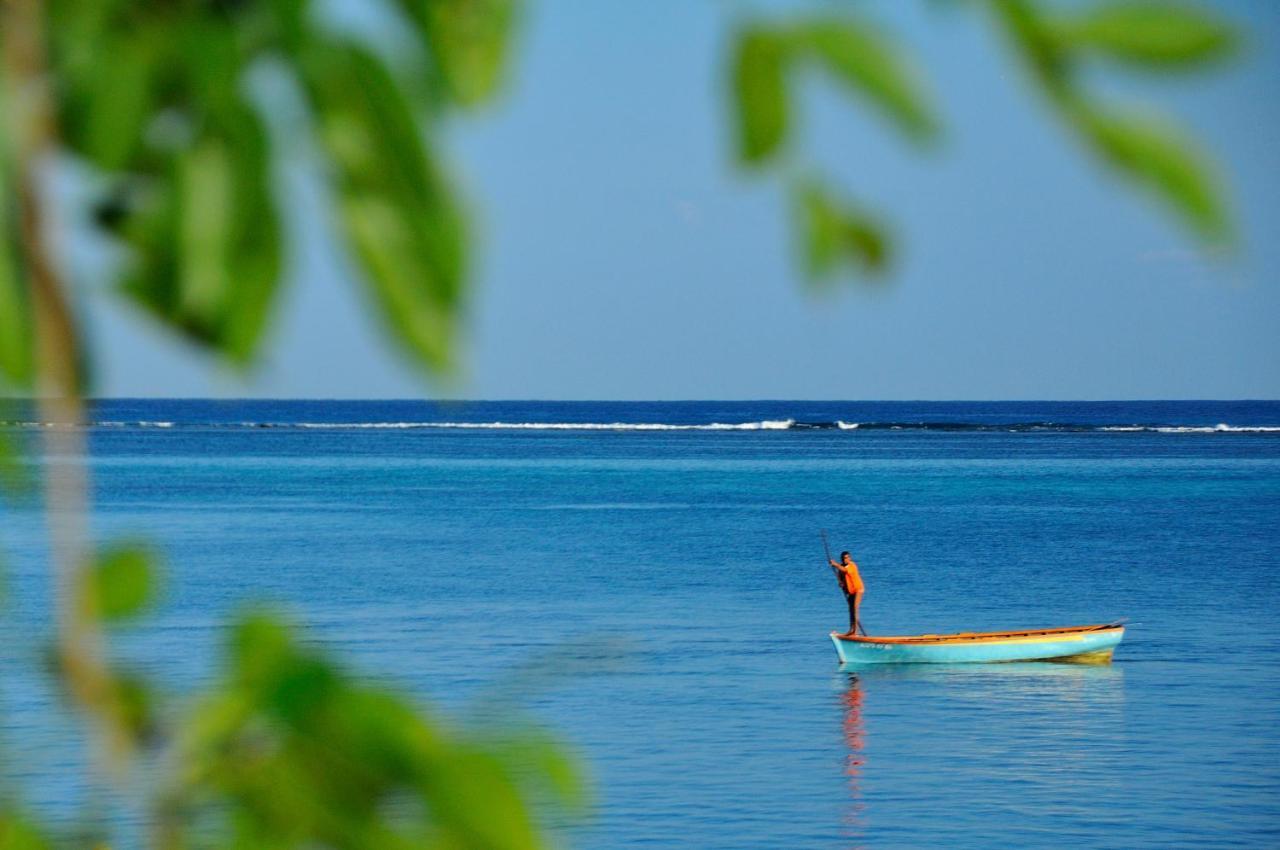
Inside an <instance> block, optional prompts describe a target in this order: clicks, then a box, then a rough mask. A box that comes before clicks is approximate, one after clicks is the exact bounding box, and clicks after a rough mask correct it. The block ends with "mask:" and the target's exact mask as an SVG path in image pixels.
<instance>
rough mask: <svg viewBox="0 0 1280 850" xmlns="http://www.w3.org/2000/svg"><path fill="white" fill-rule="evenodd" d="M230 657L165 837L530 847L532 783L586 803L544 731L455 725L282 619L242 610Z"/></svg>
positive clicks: (207, 705)
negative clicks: (472, 731)
mask: <svg viewBox="0 0 1280 850" xmlns="http://www.w3.org/2000/svg"><path fill="white" fill-rule="evenodd" d="M227 654H228V661H227V671H226V674H225V677H224V679H223V680H222V681H221V682H220V683H218V684H217V685H215V686H214V687H213V688H212V689H211V690H210V692H209V694H208V695H207V696H206V697H204V698H203V699H202V700H201V701H200V702H199V703H198V704H197V705H196V706H195V708H194V710H193V712H192V713H191V715H190V716H189V717H188V718H187V719H186V721H185V722H184V723H183V724H182V725H181V727H180V730H179V733H178V737H177V740H176V742H175V753H174V755H175V756H176V758H174V759H173V760H172V761H171V764H172V765H173V766H174V772H173V774H172V775H171V776H170V777H169V785H168V788H167V790H166V792H165V793H164V795H163V796H162V798H161V804H160V805H161V808H160V812H159V822H160V824H161V825H162V828H163V830H164V834H165V841H164V842H163V844H164V846H170V847H185V846H210V847H214V846H216V847H224V846H242V847H295V846H305V847H311V846H315V847H335V848H368V847H388V848H395V847H403V848H410V847H441V848H452V847H478V848H493V850H531V848H536V847H540V846H542V843H541V840H540V836H539V833H538V831H537V829H536V827H535V818H534V814H533V812H532V811H531V809H530V806H529V804H528V802H527V799H528V798H529V796H530V790H531V787H532V788H538V789H541V790H542V791H544V792H550V793H551V795H552V796H554V797H555V799H556V801H557V802H558V803H559V804H561V805H564V806H569V807H580V806H581V805H582V803H583V800H584V796H583V790H582V786H581V783H580V781H579V779H578V776H577V773H576V769H575V768H574V767H573V766H572V764H571V762H570V761H569V760H568V759H566V758H565V757H564V755H563V752H562V750H561V749H560V748H559V747H557V746H556V745H554V744H552V743H551V742H550V741H548V740H547V739H546V738H545V737H541V736H536V735H523V736H516V737H515V738H514V740H513V742H511V743H505V742H502V743H496V744H495V743H489V742H486V741H485V739H483V738H482V737H477V736H474V735H466V734H461V733H459V732H457V731H455V730H452V729H450V728H449V727H448V726H447V725H446V724H444V723H442V722H441V721H440V720H439V719H437V718H434V717H431V716H430V715H428V714H425V713H423V712H422V711H421V710H420V709H418V708H417V707H415V706H414V705H413V704H411V703H410V702H408V701H407V700H405V699H404V698H402V697H400V696H398V695H396V694H394V693H392V692H390V691H387V690H385V689H382V688H378V687H373V686H370V685H366V684H363V683H361V682H360V681H358V680H355V679H352V678H351V677H349V676H348V675H347V674H346V673H344V672H343V671H342V670H341V669H340V668H338V667H337V666H336V665H335V664H333V663H332V662H331V661H329V660H328V659H326V658H325V657H324V656H323V655H321V654H320V653H319V652H317V651H315V650H313V649H309V648H307V647H306V646H304V645H303V644H300V643H299V642H298V641H297V639H296V638H295V637H294V633H293V630H292V629H291V628H289V627H288V626H287V625H286V624H284V623H283V622H282V621H281V620H280V619H279V618H277V617H273V616H269V615H265V614H255V615H250V616H248V617H246V618H244V619H243V620H242V621H241V622H240V623H239V624H237V625H236V626H235V627H234V628H233V630H232V636H231V641H230V645H229V647H228V653H227ZM544 796H545V794H544Z"/></svg>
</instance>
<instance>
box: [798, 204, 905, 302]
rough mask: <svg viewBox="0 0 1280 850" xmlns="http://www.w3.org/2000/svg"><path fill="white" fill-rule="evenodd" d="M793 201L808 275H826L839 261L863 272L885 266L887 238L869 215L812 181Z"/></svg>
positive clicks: (837, 265)
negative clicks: (833, 197)
mask: <svg viewBox="0 0 1280 850" xmlns="http://www.w3.org/2000/svg"><path fill="white" fill-rule="evenodd" d="M795 203H796V216H797V218H798V219H799V225H800V232H801V234H802V245H803V255H804V259H805V267H806V270H807V271H808V273H809V275H810V277H812V278H815V279H821V278H824V277H828V276H830V275H831V274H832V273H833V272H834V271H835V270H836V269H837V268H839V266H840V265H841V264H842V263H849V264H851V265H852V266H853V267H854V268H856V269H858V270H860V271H863V272H878V271H881V270H883V269H884V268H886V267H887V265H888V263H889V259H890V244H889V239H888V236H887V235H886V234H885V232H884V230H883V228H882V227H881V226H880V224H879V223H878V222H877V221H875V220H874V219H873V218H872V217H870V216H869V215H867V214H865V213H863V212H861V211H859V210H857V209H854V208H852V207H848V206H842V205H840V204H838V203H837V202H835V201H834V200H832V199H831V197H830V196H829V195H828V194H827V193H826V191H825V190H824V189H823V188H822V187H821V186H820V185H819V184H817V183H816V182H812V181H811V182H807V183H804V184H802V185H800V186H799V187H798V188H797V189H796V190H795Z"/></svg>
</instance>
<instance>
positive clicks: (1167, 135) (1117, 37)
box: [731, 0, 1237, 279]
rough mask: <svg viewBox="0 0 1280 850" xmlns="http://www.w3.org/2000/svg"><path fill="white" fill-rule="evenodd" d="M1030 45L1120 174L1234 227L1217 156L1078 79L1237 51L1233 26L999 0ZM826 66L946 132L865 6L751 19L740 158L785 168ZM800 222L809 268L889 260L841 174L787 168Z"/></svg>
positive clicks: (1126, 9) (1212, 234)
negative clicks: (839, 189) (838, 179)
mask: <svg viewBox="0 0 1280 850" xmlns="http://www.w3.org/2000/svg"><path fill="white" fill-rule="evenodd" d="M988 5H990V6H991V7H992V8H993V10H994V12H995V15H996V18H997V19H998V20H999V21H1000V22H1001V24H1002V26H1003V28H1004V29H1005V30H1006V31H1007V32H1008V33H1009V34H1010V35H1011V37H1012V42H1013V44H1014V46H1015V48H1016V50H1017V51H1018V53H1019V54H1020V55H1021V56H1022V57H1023V58H1024V59H1025V60H1026V63H1027V65H1028V67H1030V68H1031V70H1032V75H1033V77H1034V78H1035V80H1036V82H1037V83H1038V85H1039V88H1040V89H1041V91H1043V92H1044V93H1045V94H1046V95H1047V96H1048V99H1049V100H1050V102H1051V103H1052V104H1053V105H1054V106H1055V107H1056V108H1057V110H1058V112H1059V113H1060V114H1061V115H1062V116H1063V117H1064V118H1065V119H1066V121H1067V123H1068V125H1069V126H1070V127H1071V128H1072V129H1073V131H1074V132H1075V133H1076V134H1077V135H1078V136H1079V137H1080V138H1082V139H1083V140H1084V141H1085V142H1086V143H1087V144H1088V145H1089V146H1090V147H1091V148H1092V150H1093V151H1094V152H1095V153H1096V154H1097V155H1098V156H1099V157H1100V158H1101V159H1102V160H1103V161H1105V162H1106V163H1108V164H1110V165H1111V166H1113V167H1114V168H1115V169H1116V170H1117V171H1118V172H1119V173H1121V174H1123V175H1125V176H1127V177H1129V178H1130V179H1132V180H1134V181H1135V182H1136V183H1138V184H1140V185H1143V186H1145V187H1147V188H1148V189H1150V190H1152V191H1153V192H1154V193H1155V194H1156V195H1157V196H1158V197H1159V198H1160V199H1162V201H1163V202H1164V203H1165V204H1166V205H1167V206H1168V207H1169V208H1171V209H1172V210H1173V211H1174V212H1176V213H1177V214H1178V215H1179V216H1180V217H1181V218H1182V220H1183V221H1184V222H1185V223H1186V224H1187V225H1188V226H1189V227H1190V228H1191V229H1192V230H1193V231H1194V232H1195V233H1196V234H1197V235H1198V236H1199V237H1201V238H1202V239H1204V240H1205V241H1207V242H1212V241H1218V240H1222V239H1224V238H1227V237H1229V236H1230V232H1231V228H1230V221H1229V215H1228V213H1227V208H1226V202H1225V200H1224V198H1223V193H1222V190H1221V188H1220V186H1219V183H1218V181H1217V180H1216V179H1215V177H1214V175H1213V172H1212V168H1211V167H1210V164H1209V163H1208V161H1207V159H1206V158H1205V157H1204V156H1203V155H1202V154H1200V153H1199V152H1198V150H1197V149H1196V147H1195V145H1194V144H1192V143H1191V142H1190V141H1188V140H1187V139H1186V138H1185V137H1184V135H1183V134H1182V133H1181V132H1179V131H1178V130H1177V129H1176V128H1175V127H1173V126H1172V124H1171V123H1170V122H1168V121H1165V120H1162V119H1159V118H1153V117H1150V116H1149V115H1147V113H1146V112H1145V111H1143V110H1135V109H1122V108H1118V107H1115V106H1110V105H1104V104H1101V103H1099V102H1097V101H1096V100H1095V99H1094V97H1093V96H1092V95H1090V94H1089V93H1088V92H1087V91H1086V90H1085V88H1084V86H1083V84H1082V83H1081V82H1080V77H1081V74H1080V73H1079V71H1080V69H1081V67H1082V66H1083V65H1085V64H1086V63H1088V62H1089V61H1090V60H1094V59H1101V60H1110V61H1112V62H1115V63H1118V64H1120V65H1123V66H1125V67H1130V68H1136V69H1146V70H1157V71H1172V70H1183V69H1194V68H1199V67H1201V66H1205V65H1208V64H1211V63H1212V62H1214V61H1217V60H1220V59H1222V58H1225V57H1227V56H1229V55H1231V53H1232V52H1233V50H1234V49H1235V47H1236V43H1237V38H1236V35H1235V33H1234V30H1233V29H1232V28H1231V27H1230V26H1229V25H1227V24H1226V23H1225V22H1223V21H1222V20H1220V19H1219V18H1218V17H1217V16H1216V15H1214V14H1212V13H1210V12H1208V11H1207V10H1203V9H1201V8H1200V7H1198V6H1193V5H1188V4H1186V3H1181V2H1174V0H1098V2H1092V3H1089V4H1087V5H1082V4H1063V3H1052V4H1050V3H1045V2H1039V0H990V2H989V4H988ZM814 72H816V73H818V74H819V75H821V76H823V77H825V78H827V79H828V80H829V81H831V82H832V83H834V84H835V85H836V86H837V87H839V88H840V89H841V90H843V91H846V92H847V93H848V94H849V95H850V96H851V97H853V98H855V99H857V100H860V101H862V102H863V103H865V104H866V105H868V106H870V107H871V108H873V109H874V110H875V111H876V112H877V113H878V114H879V115H880V116H881V117H883V118H884V119H885V120H886V121H887V122H888V123H889V124H890V125H891V126H892V127H894V128H895V129H897V130H898V131H900V132H901V133H903V134H904V135H905V136H906V137H907V138H908V139H910V140H912V141H928V140H930V139H932V138H934V137H935V136H936V135H937V134H938V131H939V123H938V120H937V116H936V112H935V110H934V109H933V107H932V105H931V101H930V98H929V96H928V94H927V89H926V87H925V86H924V84H923V83H922V80H921V75H920V73H919V72H918V70H917V66H916V64H915V63H914V62H912V61H911V60H909V59H908V58H907V56H906V55H905V53H904V52H903V50H902V49H901V48H900V47H899V46H897V45H896V44H895V43H894V42H893V41H892V40H891V39H890V38H888V36H886V35H885V34H884V33H883V32H882V30H881V29H880V28H879V27H877V26H875V25H873V24H872V23H871V22H869V21H868V20H866V19H865V17H864V15H863V14H861V13H853V12H847V13H843V14H840V15H832V14H830V13H826V12H824V13H822V14H818V15H814V16H812V17H808V18H800V19H791V20H785V21H778V22H760V21H757V22H753V23H751V24H749V25H747V26H745V27H743V28H742V29H741V31H740V32H739V33H738V35H737V38H736V39H735V41H734V48H733V56H732V60H731V94H732V101H733V107H734V116H735V124H736V138H737V151H738V157H739V160H740V161H741V162H742V163H743V164H744V165H745V166H748V167H750V168H754V169H760V168H763V167H766V166H774V167H780V166H779V163H780V160H781V159H782V154H783V153H784V152H785V151H786V150H787V148H788V142H789V140H790V138H791V136H793V135H794V134H795V128H794V126H793V125H794V124H795V121H794V117H793V115H794V112H795V108H794V101H795V88H796V85H797V78H799V77H801V76H802V75H804V74H811V73H814ZM786 172H787V173H789V175H790V176H789V178H788V179H789V182H791V184H792V195H793V196H794V197H795V198H796V203H795V222H796V226H797V229H798V232H799V233H800V235H801V239H800V244H801V246H802V252H801V253H802V256H803V258H804V261H805V267H806V269H807V271H808V272H809V274H810V276H811V277H813V278H815V279H823V278H825V277H826V276H828V275H830V274H831V273H832V272H833V271H835V270H836V269H839V268H841V267H849V268H853V269H856V270H859V271H862V272H875V271H878V270H881V269H883V268H884V267H885V266H886V264H887V263H888V261H889V259H890V256H891V255H890V252H889V250H888V246H889V244H890V238H889V235H888V233H887V231H886V229H885V227H884V226H883V225H882V224H880V223H879V221H878V219H877V218H876V217H874V216H872V215H869V214H867V213H866V212H865V211H864V209H863V207H862V206H861V205H860V204H855V203H850V202H848V201H844V200H841V199H839V198H838V197H837V196H836V194H835V193H834V191H833V190H832V189H831V188H830V187H829V181H824V180H820V179H816V178H814V177H813V176H812V175H811V174H805V173H801V172H799V171H798V170H797V169H794V168H787V169H786Z"/></svg>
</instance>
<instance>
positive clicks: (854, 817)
mask: <svg viewBox="0 0 1280 850" xmlns="http://www.w3.org/2000/svg"><path fill="white" fill-rule="evenodd" d="M840 702H841V708H842V709H843V710H844V717H843V718H842V727H843V732H844V743H845V746H846V747H847V748H848V752H847V753H846V755H845V766H844V773H845V776H846V777H847V778H848V780H849V796H850V798H852V805H851V806H850V808H849V814H848V825H849V827H850V828H851V829H853V830H854V831H856V832H861V830H862V827H863V825H864V824H863V821H862V816H863V802H862V768H863V766H864V764H865V763H866V761H865V759H864V758H863V754H862V750H863V747H864V746H865V744H866V741H865V733H864V729H865V727H864V724H863V719H862V683H861V682H859V681H858V677H857V676H852V675H851V676H849V688H848V690H846V691H845V692H844V693H843V694H841V695H840Z"/></svg>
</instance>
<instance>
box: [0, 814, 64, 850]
mask: <svg viewBox="0 0 1280 850" xmlns="http://www.w3.org/2000/svg"><path fill="white" fill-rule="evenodd" d="M52 846H53V845H52V844H51V843H50V842H49V841H48V839H46V838H45V836H44V835H43V834H42V833H41V831H40V829H39V827H38V826H37V825H36V824H35V822H34V821H32V820H30V819H29V818H27V817H25V816H24V815H22V814H20V813H18V812H16V811H14V810H13V809H11V808H9V807H7V806H6V807H4V808H0V850H47V848H49V847H52Z"/></svg>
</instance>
